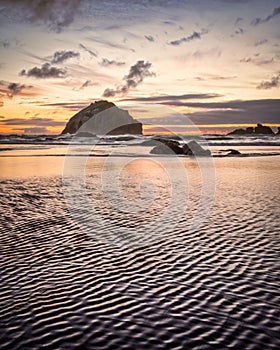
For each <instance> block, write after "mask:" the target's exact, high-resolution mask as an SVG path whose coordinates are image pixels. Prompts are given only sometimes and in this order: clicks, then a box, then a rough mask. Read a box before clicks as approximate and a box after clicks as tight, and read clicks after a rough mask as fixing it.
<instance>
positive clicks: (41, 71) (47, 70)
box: [19, 63, 67, 79]
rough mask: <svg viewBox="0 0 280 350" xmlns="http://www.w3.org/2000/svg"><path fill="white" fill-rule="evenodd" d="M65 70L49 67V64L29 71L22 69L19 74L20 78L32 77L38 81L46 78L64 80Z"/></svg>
mask: <svg viewBox="0 0 280 350" xmlns="http://www.w3.org/2000/svg"><path fill="white" fill-rule="evenodd" d="M66 73H67V72H66V70H65V69H61V68H56V67H53V66H51V65H50V64H49V63H45V64H43V65H42V66H41V67H33V68H31V69H29V70H25V69H23V70H22V71H21V72H20V73H19V74H20V75H21V76H27V77H34V78H38V79H47V78H64V77H65V76H66Z"/></svg>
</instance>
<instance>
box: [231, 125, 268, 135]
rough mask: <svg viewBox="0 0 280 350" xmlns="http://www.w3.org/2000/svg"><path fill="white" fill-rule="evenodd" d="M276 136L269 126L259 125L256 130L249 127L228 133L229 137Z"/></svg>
mask: <svg viewBox="0 0 280 350" xmlns="http://www.w3.org/2000/svg"><path fill="white" fill-rule="evenodd" d="M252 134H253V135H254V134H257V135H274V132H273V131H272V129H271V128H270V127H269V126H266V125H262V124H257V126H256V127H255V128H253V127H249V128H246V129H236V130H233V131H231V132H229V133H228V135H252Z"/></svg>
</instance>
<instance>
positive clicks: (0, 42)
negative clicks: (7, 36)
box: [0, 40, 11, 49]
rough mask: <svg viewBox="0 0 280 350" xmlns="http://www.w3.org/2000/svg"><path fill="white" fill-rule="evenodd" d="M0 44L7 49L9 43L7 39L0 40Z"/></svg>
mask: <svg viewBox="0 0 280 350" xmlns="http://www.w3.org/2000/svg"><path fill="white" fill-rule="evenodd" d="M0 45H1V46H2V47H3V48H4V49H9V48H10V46H11V44H10V42H9V41H8V40H0Z"/></svg>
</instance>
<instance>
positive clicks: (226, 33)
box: [0, 0, 280, 134]
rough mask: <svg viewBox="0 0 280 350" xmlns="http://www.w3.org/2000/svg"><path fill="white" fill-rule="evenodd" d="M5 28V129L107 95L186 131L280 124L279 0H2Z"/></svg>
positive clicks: (32, 124)
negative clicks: (190, 128)
mask: <svg viewBox="0 0 280 350" xmlns="http://www.w3.org/2000/svg"><path fill="white" fill-rule="evenodd" d="M0 26H1V36H0V72H1V75H0V132H1V133H19V134H22V133H27V134H29V133H35V134H46V133H60V132H61V131H62V129H63V127H64V125H65V123H66V121H67V120H68V119H69V118H70V117H71V116H72V115H73V114H74V113H76V112H77V111H79V110H80V109H81V108H83V107H86V106H87V105H88V104H89V103H90V102H94V101H95V100H99V99H107V100H109V101H112V102H114V103H116V104H117V106H118V107H121V108H126V109H128V110H129V111H130V112H131V114H132V115H133V116H135V117H137V118H138V119H140V120H141V121H142V122H144V123H147V124H158V125H163V126H166V127H167V128H169V127H173V128H174V129H176V131H178V132H184V131H185V128H186V126H185V125H187V124H188V122H187V120H189V119H191V120H192V122H193V123H195V124H196V125H197V126H198V127H199V128H201V130H202V131H203V132H208V133H209V132H211V133H212V132H221V131H223V132H225V131H228V130H231V129H233V128H235V127H237V126H239V125H241V126H242V125H244V126H247V125H251V124H255V123H258V122H261V123H265V124H267V125H271V126H272V127H274V130H276V126H280V98H279V91H280V89H279V88H280V2H279V0H278V1H274V0H267V1H265V2H264V1H260V0H210V1H209V0H208V1H207V0H180V1H179V0H158V1H152V0H150V1H148V0H146V1H140V0H130V1H129V0H119V1H113V0H105V1H99V0H96V1H94V0H93V1H90V0H48V1H43V0H26V1H25V0H23V1H20V0H9V1H3V0H0ZM154 104H158V105H160V106H161V107H159V108H157V109H156V110H155V109H153V108H152V107H151V108H150V107H149V106H150V105H154ZM155 128H156V127H155ZM153 130H156V129H153V127H151V126H149V127H148V126H147V128H146V131H147V132H148V131H149V132H152V131H153Z"/></svg>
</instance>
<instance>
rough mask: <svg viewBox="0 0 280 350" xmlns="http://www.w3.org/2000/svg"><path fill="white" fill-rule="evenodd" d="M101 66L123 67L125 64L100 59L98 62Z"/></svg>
mask: <svg viewBox="0 0 280 350" xmlns="http://www.w3.org/2000/svg"><path fill="white" fill-rule="evenodd" d="M100 65H101V66H104V67H108V66H123V65H125V62H121V61H115V60H108V58H102V61H101V62H100Z"/></svg>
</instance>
